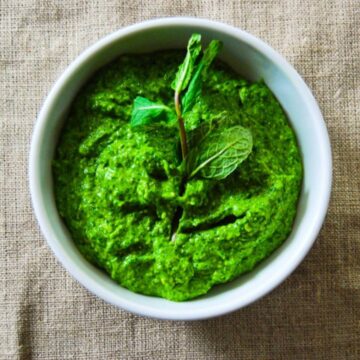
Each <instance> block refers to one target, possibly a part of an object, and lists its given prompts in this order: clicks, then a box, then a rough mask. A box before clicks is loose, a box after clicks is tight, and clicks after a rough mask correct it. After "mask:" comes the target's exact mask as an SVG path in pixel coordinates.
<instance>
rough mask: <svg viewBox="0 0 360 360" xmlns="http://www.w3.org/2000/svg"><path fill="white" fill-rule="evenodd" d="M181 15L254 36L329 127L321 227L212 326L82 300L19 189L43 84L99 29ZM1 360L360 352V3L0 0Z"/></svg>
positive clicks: (85, 295)
mask: <svg viewBox="0 0 360 360" xmlns="http://www.w3.org/2000/svg"><path fill="white" fill-rule="evenodd" d="M174 15H191V16H198V17H205V18H211V19H216V20H221V21H224V22H226V23H229V24H233V25H235V26H238V27H240V28H243V29H245V30H248V31H249V32H251V33H253V34H255V35H257V36H259V37H261V38H263V39H264V40H266V41H267V42H268V43H269V44H270V45H272V46H273V47H274V48H275V49H277V50H278V51H279V52H280V53H281V54H283V55H284V56H285V57H286V58H287V59H288V60H289V61H290V63H292V64H293V65H294V66H295V68H296V69H297V70H298V71H299V73H300V74H301V75H302V76H303V77H304V78H305V80H306V81H307V83H308V84H309V86H310V87H311V88H312V90H313V92H314V94H315V96H316V98H317V100H318V101H319V104H320V107H321V109H322V111H323V114H324V117H325V121H326V123H327V126H328V129H329V132H330V136H331V142H332V147H333V156H334V186H333V195H332V201H331V206H330V209H329V213H328V217H327V221H326V223H325V225H324V227H323V230H322V232H321V234H320V236H319V239H318V241H317V243H316V245H315V246H314V248H313V250H312V251H311V253H310V254H309V256H308V257H307V258H306V260H305V261H304V262H303V263H302V265H301V266H300V267H299V268H298V270H297V271H296V272H295V273H294V274H293V275H292V276H291V277H290V278H289V279H288V280H287V281H286V282H285V283H284V284H282V285H281V286H280V287H279V288H278V289H276V290H275V291H274V292H272V293H271V294H270V295H269V296H267V297H265V298H264V299H262V300H260V301H258V302H257V303H255V304H253V305H251V306H250V307H248V308H245V309H242V310H240V311H238V312H236V313H233V314H230V315H228V316H224V317H221V318H217V319H214V320H207V321H197V322H170V321H157V320H151V319H146V318H141V317H138V316H135V315H132V314H129V313H127V312H125V311H121V310H119V309H117V308H115V307H113V306H110V305H108V304H106V303H104V302H103V301H102V300H99V299H97V298H96V297H95V296H93V295H91V294H89V292H88V291H87V290H85V289H84V288H83V287H82V286H80V285H79V284H78V283H77V282H76V281H75V280H73V279H72V278H71V277H70V276H69V275H68V274H67V272H65V270H63V268H62V267H61V266H60V265H59V264H58V262H57V261H56V259H55V258H54V256H53V254H52V253H51V251H50V250H49V248H48V246H47V244H46V242H45V240H44V238H43V236H42V235H41V234H40V232H39V228H38V226H37V223H36V221H35V218H34V215H33V212H32V209H31V204H30V198H29V190H28V183H27V161H28V154H29V143H30V138H31V132H32V128H33V125H34V123H35V119H36V115H37V113H38V111H39V108H40V106H41V103H42V101H43V99H44V97H45V96H46V94H47V93H48V91H49V90H50V88H51V86H52V83H53V82H54V81H55V80H56V78H57V77H58V76H59V75H60V73H61V72H62V71H63V70H64V69H65V67H66V66H67V65H68V64H69V63H70V61H71V60H72V59H74V58H75V57H76V56H77V55H78V54H79V53H80V52H81V51H82V50H83V49H85V48H86V47H87V46H89V45H90V44H92V43H93V42H95V41H96V40H97V39H99V38H100V37H102V36H103V35H105V34H107V33H109V32H112V31H114V30H116V29H118V28H120V27H122V26H125V25H128V24H131V23H134V22H138V21H141V20H144V19H149V18H154V17H160V16H174ZM0 29H1V35H0V119H1V133H0V149H1V150H0V189H1V190H0V191H1V192H0V239H1V242H0V358H1V359H46V360H50V359H157V360H161V359H194V360H202V359H204V360H205V359H206V360H211V359H360V344H359V342H360V110H359V109H360V43H359V42H360V3H359V1H358V0H349V1H344V0H337V1H334V0H329V1H325V0H324V1H322V0H319V1H314V0H289V1H286V0H284V1H281V0H256V1H250V0H249V1H235V0H232V1H230V0H229V1H225V0H223V1H221V0H200V1H185V0H178V1H176V2H175V1H170V0H163V1H161V0H131V1H126V0H114V1H105V0H103V1H82V0H79V1H74V0H63V1H60V0H59V1H41V0H38V1H36V0H33V1H31V0H27V1H26V0H25V1H24V0H22V1H18V0H16V1H15V0H0Z"/></svg>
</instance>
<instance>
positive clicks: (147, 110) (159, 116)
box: [130, 96, 176, 127]
mask: <svg viewBox="0 0 360 360" xmlns="http://www.w3.org/2000/svg"><path fill="white" fill-rule="evenodd" d="M175 119H176V115H175V113H174V112H173V111H172V110H171V109H170V108H169V107H167V106H166V105H164V104H158V103H155V102H153V101H151V100H149V99H147V98H144V97H141V96H138V97H136V98H135V100H134V105H133V110H132V114H131V120H130V124H131V126H132V127H134V126H139V125H148V124H151V123H154V122H160V121H166V122H169V121H171V120H175Z"/></svg>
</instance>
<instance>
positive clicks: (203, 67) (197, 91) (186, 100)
mask: <svg viewBox="0 0 360 360" xmlns="http://www.w3.org/2000/svg"><path fill="white" fill-rule="evenodd" d="M221 48H222V42H221V41H219V40H212V41H211V42H210V44H209V46H208V47H207V49H206V50H205V51H204V55H203V57H202V59H201V61H200V62H199V64H198V65H197V67H196V68H195V71H194V75H193V77H192V78H191V80H190V83H189V87H188V89H187V91H186V92H185V95H184V96H183V98H182V103H181V107H182V113H183V114H185V113H186V112H188V111H190V110H191V109H192V108H193V106H194V105H195V104H196V102H197V101H198V99H199V97H200V96H201V90H202V81H203V77H204V75H205V74H206V72H207V70H208V68H209V67H210V65H211V63H212V62H213V61H214V59H215V57H216V56H217V54H218V53H219V51H220V50H221Z"/></svg>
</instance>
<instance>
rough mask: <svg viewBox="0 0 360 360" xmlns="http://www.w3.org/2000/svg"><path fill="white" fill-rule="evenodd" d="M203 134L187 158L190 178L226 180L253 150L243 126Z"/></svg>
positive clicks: (249, 134)
mask: <svg viewBox="0 0 360 360" xmlns="http://www.w3.org/2000/svg"><path fill="white" fill-rule="evenodd" d="M203 133H204V136H203V137H202V138H200V139H198V141H197V146H195V147H193V148H192V149H191V150H190V152H189V154H188V157H187V172H188V177H189V178H192V177H194V176H195V175H199V176H201V177H203V178H205V179H214V180H222V179H225V178H226V177H227V176H229V175H230V174H231V173H232V172H234V171H235V170H236V168H237V167H238V166H239V165H240V164H241V163H242V162H243V161H244V160H245V159H246V158H247V157H248V156H249V155H250V153H251V151H252V146H253V141H252V135H251V132H250V130H248V129H246V128H244V127H242V126H240V125H236V126H232V127H229V128H225V129H222V128H217V129H216V130H214V131H210V132H209V131H207V132H203Z"/></svg>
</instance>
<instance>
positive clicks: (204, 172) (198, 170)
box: [130, 34, 252, 180]
mask: <svg viewBox="0 0 360 360" xmlns="http://www.w3.org/2000/svg"><path fill="white" fill-rule="evenodd" d="M221 48H222V43H221V42H220V41H218V40H212V41H211V42H210V44H209V46H208V47H207V48H206V49H205V51H204V52H203V55H202V57H201V59H200V60H199V57H200V55H201V35H200V34H193V35H192V36H191V37H190V39H189V42H188V45H187V52H186V56H185V59H184V61H183V62H182V63H181V64H180V66H179V68H178V71H177V73H176V76H175V79H174V81H173V82H172V83H171V88H172V89H173V90H174V109H175V111H174V109H171V108H169V107H168V106H166V105H164V104H161V103H156V102H153V101H151V100H149V99H147V98H144V97H141V96H138V97H136V99H135V100H134V105H133V111H132V116H131V120H130V124H131V126H133V127H135V126H141V125H149V124H152V123H155V122H172V121H176V120H177V122H178V126H179V136H180V143H181V152H182V159H183V164H182V168H183V169H186V173H185V178H186V179H191V178H193V177H194V176H199V177H202V178H206V179H213V180H221V179H224V178H226V177H227V176H229V175H230V174H231V173H232V172H233V171H235V170H236V168H237V167H238V166H239V165H240V164H241V163H242V162H243V161H244V160H245V159H246V158H247V157H248V156H249V154H250V153H251V151H252V136H251V132H250V131H249V130H248V129H245V128H243V127H242V126H239V125H237V126H232V127H217V128H216V129H212V128H211V126H207V130H206V131H205V132H204V131H203V130H204V129H203V128H201V127H200V128H198V131H197V133H198V135H199V134H200V136H197V137H194V138H192V139H191V144H190V149H189V144H188V141H187V134H186V130H185V124H184V118H183V115H184V114H186V113H187V112H189V111H191V110H192V109H193V107H194V105H195V104H196V103H197V102H198V101H199V99H200V97H201V94H202V86H203V81H204V77H205V75H206V72H207V70H208V69H209V67H210V65H211V64H212V63H213V61H214V59H215V58H216V56H217V55H218V53H219V52H220V50H221ZM194 139H195V140H194ZM185 178H184V179H185Z"/></svg>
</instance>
